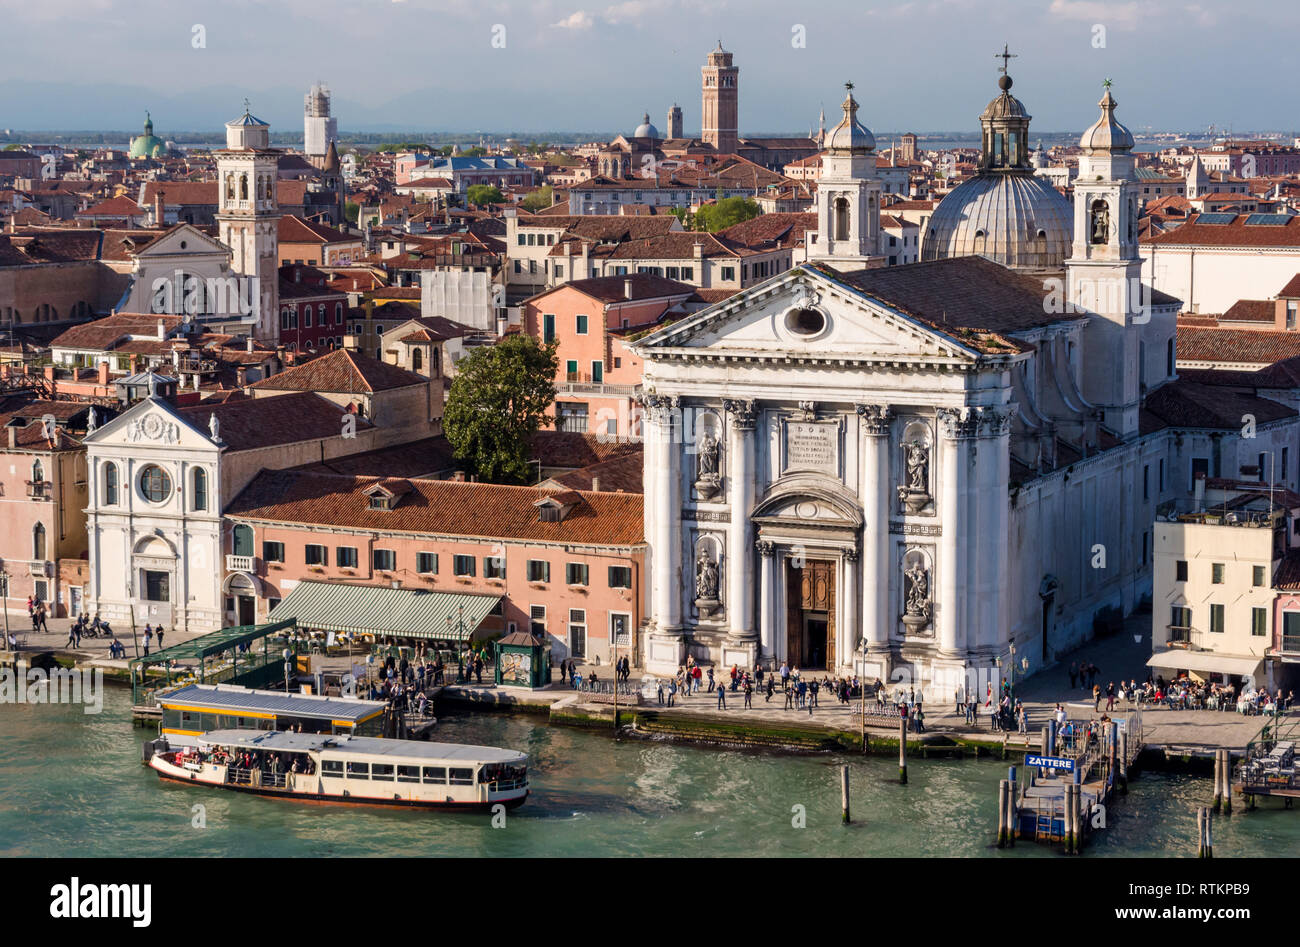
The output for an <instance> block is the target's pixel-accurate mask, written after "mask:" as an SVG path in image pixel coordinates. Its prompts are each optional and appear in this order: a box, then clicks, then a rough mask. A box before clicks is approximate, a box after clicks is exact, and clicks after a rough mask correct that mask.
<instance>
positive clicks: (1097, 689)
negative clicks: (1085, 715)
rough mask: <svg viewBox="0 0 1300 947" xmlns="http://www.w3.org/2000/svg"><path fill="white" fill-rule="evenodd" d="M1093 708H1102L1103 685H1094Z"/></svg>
mask: <svg viewBox="0 0 1300 947" xmlns="http://www.w3.org/2000/svg"><path fill="white" fill-rule="evenodd" d="M1092 709H1093V711H1094V712H1096V711H1098V710H1101V685H1100V684H1093V685H1092Z"/></svg>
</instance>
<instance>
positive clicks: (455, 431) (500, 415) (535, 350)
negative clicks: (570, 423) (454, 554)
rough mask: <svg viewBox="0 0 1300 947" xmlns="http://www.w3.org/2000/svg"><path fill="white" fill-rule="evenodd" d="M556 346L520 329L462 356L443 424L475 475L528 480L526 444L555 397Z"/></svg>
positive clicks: (501, 480)
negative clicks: (539, 341)
mask: <svg viewBox="0 0 1300 947" xmlns="http://www.w3.org/2000/svg"><path fill="white" fill-rule="evenodd" d="M557 347H558V343H557V342H554V341H553V342H550V343H548V344H546V345H538V344H537V340H536V339H534V338H533V337H532V336H530V335H524V334H522V333H520V334H515V335H508V336H506V337H505V338H504V339H502V340H501V341H500V342H498V343H497V344H496V345H493V346H490V347H483V348H479V349H476V350H475V351H474V352H473V353H472V354H470V355H468V356H466V357H465V358H464V359H462V360H461V362H460V364H459V366H458V374H457V375H456V378H455V380H454V381H453V382H452V383H451V391H450V392H449V393H448V395H447V406H446V409H445V410H444V412H443V416H442V426H443V431H444V433H446V435H447V441H448V443H450V444H451V447H452V450H453V451H454V452H455V454H456V457H457V458H458V459H459V460H460V461H461V462H463V463H464V464H465V465H466V466H467V467H468V468H469V469H471V470H472V471H473V472H474V473H475V474H476V475H477V476H478V478H479V479H480V480H485V481H487V482H489V483H527V482H529V470H530V465H529V463H528V460H529V457H528V455H529V444H530V442H531V440H532V437H533V435H534V434H536V433H537V431H538V430H539V429H540V428H541V426H542V424H543V423H545V421H546V412H547V410H548V409H549V408H550V407H551V404H552V403H553V402H554V401H555V372H556V369H557V368H558V366H559V359H558V357H557V356H556V348H557Z"/></svg>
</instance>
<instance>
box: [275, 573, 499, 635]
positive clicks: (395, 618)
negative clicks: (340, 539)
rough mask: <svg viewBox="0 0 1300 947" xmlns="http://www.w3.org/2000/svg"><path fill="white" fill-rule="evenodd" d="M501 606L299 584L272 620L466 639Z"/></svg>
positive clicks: (477, 599) (483, 600) (378, 588)
mask: <svg viewBox="0 0 1300 947" xmlns="http://www.w3.org/2000/svg"><path fill="white" fill-rule="evenodd" d="M500 602H501V596H500V595H476V594H471V593H468V592H435V591H429V590H426V589H395V588H391V587H389V586H386V585H346V584H341V583H336V582H299V583H298V585H297V586H295V587H294V589H293V590H292V591H291V592H290V593H289V594H288V595H287V596H285V598H284V600H283V601H281V602H280V604H279V605H277V606H275V608H274V609H272V610H271V616H270V617H271V618H273V619H276V620H277V621H278V620H286V619H287V620H292V621H295V622H296V623H297V625H298V627H299V628H310V629H316V630H319V631H336V632H346V633H349V634H361V635H393V636H394V637H398V638H429V639H436V640H438V641H468V640H470V638H471V637H472V636H473V634H474V631H475V630H476V629H477V628H478V626H479V625H480V624H481V623H482V621H483V619H484V618H486V617H487V616H488V615H490V614H491V613H492V612H493V611H494V610H495V609H496V607H497V605H498V604H499V603H500Z"/></svg>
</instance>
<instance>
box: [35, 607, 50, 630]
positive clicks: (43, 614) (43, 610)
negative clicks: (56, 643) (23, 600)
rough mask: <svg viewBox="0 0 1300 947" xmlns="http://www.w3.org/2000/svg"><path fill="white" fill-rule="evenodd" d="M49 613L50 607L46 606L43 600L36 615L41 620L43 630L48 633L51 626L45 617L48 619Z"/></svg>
mask: <svg viewBox="0 0 1300 947" xmlns="http://www.w3.org/2000/svg"><path fill="white" fill-rule="evenodd" d="M49 615H50V611H49V609H48V608H46V607H45V603H44V602H41V604H40V606H39V607H38V608H37V609H36V617H37V618H39V619H40V621H41V631H42V632H43V633H44V634H47V635H48V634H49V633H50V626H49V625H48V624H47V623H46V621H45V619H47V618H48V617H49Z"/></svg>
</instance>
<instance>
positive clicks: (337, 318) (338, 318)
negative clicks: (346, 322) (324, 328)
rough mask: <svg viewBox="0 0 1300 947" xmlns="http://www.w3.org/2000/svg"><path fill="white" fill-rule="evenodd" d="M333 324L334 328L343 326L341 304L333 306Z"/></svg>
mask: <svg viewBox="0 0 1300 947" xmlns="http://www.w3.org/2000/svg"><path fill="white" fill-rule="evenodd" d="M334 324H335V325H336V326H341V325H343V304H342V303H335V304H334Z"/></svg>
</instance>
